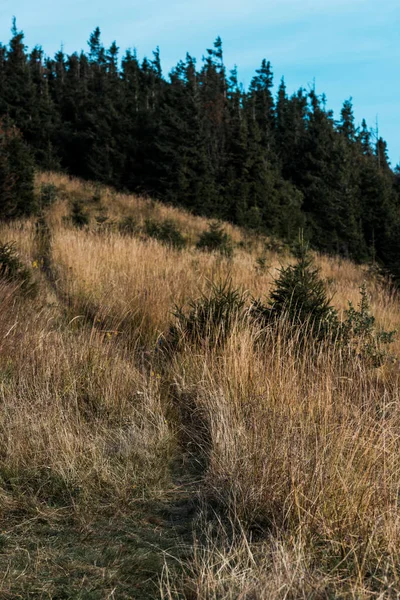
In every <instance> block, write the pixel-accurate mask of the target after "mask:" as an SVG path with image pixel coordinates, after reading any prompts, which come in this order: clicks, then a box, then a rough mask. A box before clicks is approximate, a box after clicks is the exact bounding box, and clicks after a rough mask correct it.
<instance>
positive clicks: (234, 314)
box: [168, 281, 247, 345]
mask: <svg viewBox="0 0 400 600" xmlns="http://www.w3.org/2000/svg"><path fill="white" fill-rule="evenodd" d="M246 298H247V294H246V293H244V292H241V291H240V290H238V289H234V288H233V287H232V283H231V282H230V281H226V282H225V283H220V284H212V287H211V291H210V293H209V294H208V295H206V294H202V295H201V296H200V298H198V299H197V300H191V301H190V302H189V307H188V310H187V311H185V310H184V309H183V308H179V307H176V309H175V312H174V316H175V318H176V319H177V323H176V325H174V326H172V327H171V328H170V331H169V335H168V341H169V342H170V343H171V344H172V345H176V344H179V342H181V341H186V342H190V343H194V344H196V343H203V342H206V343H209V344H212V345H216V344H223V343H224V341H225V340H226V337H227V336H228V335H229V333H230V331H231V330H232V327H233V325H234V323H236V322H237V320H238V319H240V318H241V317H242V316H243V314H244V307H245V302H246Z"/></svg>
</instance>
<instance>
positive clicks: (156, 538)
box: [0, 246, 201, 600]
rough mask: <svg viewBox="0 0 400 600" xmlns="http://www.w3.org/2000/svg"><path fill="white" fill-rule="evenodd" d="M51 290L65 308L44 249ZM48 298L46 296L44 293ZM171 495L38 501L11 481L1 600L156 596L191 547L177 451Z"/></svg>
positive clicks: (187, 476) (187, 494) (185, 468)
mask: <svg viewBox="0 0 400 600" xmlns="http://www.w3.org/2000/svg"><path fill="white" fill-rule="evenodd" d="M47 252H48V254H47V256H46V257H45V258H46V260H45V265H46V268H45V269H43V274H44V276H45V277H44V278H45V280H47V285H48V288H49V290H48V292H49V293H50V294H51V295H53V294H55V295H56V297H57V303H56V304H55V305H54V306H55V310H57V309H58V308H60V309H62V308H63V307H65V308H66V302H67V301H68V299H66V298H65V296H64V295H63V294H62V293H60V291H59V289H58V286H57V280H56V277H55V275H54V271H53V269H52V265H51V255H50V248H49V246H47ZM43 291H44V292H45V290H43ZM170 470H171V473H170V482H171V483H170V489H167V490H164V489H162V490H157V492H154V491H146V490H143V492H142V496H141V497H140V498H138V497H137V494H136V496H135V497H133V498H132V501H131V502H128V504H127V505H125V506H118V505H117V503H115V502H114V503H109V504H108V505H107V504H106V503H102V502H101V500H100V499H98V500H97V499H96V502H95V503H94V504H93V505H92V506H91V505H88V504H87V503H86V502H85V503H84V504H81V503H80V502H79V501H77V502H76V503H74V502H73V501H71V500H70V499H69V498H68V496H67V497H64V498H62V497H61V498H59V497H49V498H46V499H43V497H41V490H39V491H38V493H37V496H36V497H35V496H34V495H32V494H31V493H27V491H26V490H24V488H23V487H21V485H19V486H18V485H17V484H16V483H15V482H13V481H9V482H3V483H4V486H2V487H3V489H6V490H7V492H6V493H5V494H4V496H3V497H2V498H0V598H5V599H7V598H21V599H30V598H41V599H42V598H43V599H45V598H48V599H54V600H61V599H65V600H67V599H71V600H72V599H82V600H86V599H87V600H89V599H90V600H103V599H106V598H115V599H121V600H122V599H128V598H129V599H137V600H150V599H156V598H160V590H159V581H160V577H161V576H162V572H163V569H164V566H165V564H166V563H167V564H168V567H169V570H171V571H173V570H174V569H178V570H179V569H180V568H182V563H183V564H184V562H185V561H186V559H188V558H189V557H190V554H191V552H192V547H193V522H194V519H195V517H196V513H197V508H198V498H199V494H198V488H199V476H201V473H200V474H199V469H198V465H197V464H195V461H194V460H193V459H192V458H190V456H188V455H187V453H186V451H185V450H184V449H182V448H179V447H178V448H177V451H176V457H175V459H174V461H173V462H172V464H171V466H170Z"/></svg>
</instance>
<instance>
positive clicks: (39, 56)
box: [0, 22, 400, 273]
mask: <svg viewBox="0 0 400 600" xmlns="http://www.w3.org/2000/svg"><path fill="white" fill-rule="evenodd" d="M0 118H2V123H3V125H2V130H1V131H0V180H1V178H2V177H3V171H2V164H3V163H4V162H5V159H4V156H5V154H4V146H5V145H7V144H8V145H10V144H11V140H17V139H18V133H17V131H16V130H15V129H14V126H15V127H16V128H18V130H19V131H20V132H21V133H22V136H23V139H24V140H25V142H26V143H27V144H28V146H29V147H30V149H31V153H32V154H33V156H34V159H35V162H36V164H37V165H38V166H39V167H41V168H45V169H58V168H62V169H64V170H66V171H68V172H69V173H71V174H74V175H77V176H80V177H84V178H88V179H94V180H97V181H100V182H103V183H106V184H112V185H114V186H116V187H118V188H120V189H127V190H130V191H139V192H144V193H148V194H150V195H151V196H153V197H157V198H160V199H162V200H163V201H166V202H170V203H172V204H177V205H181V206H184V207H186V208H187V209H189V210H191V211H193V212H195V213H201V214H203V215H206V216H213V217H218V218H221V219H227V220H230V221H232V222H234V223H237V224H239V225H242V226H246V227H250V228H253V229H256V230H260V231H263V232H265V233H269V234H273V235H276V236H280V237H283V238H286V239H289V240H290V239H293V238H294V237H295V236H296V235H297V232H298V230H299V228H302V229H303V230H304V232H305V236H306V237H307V238H308V239H309V240H310V242H311V244H312V245H313V246H314V247H316V248H319V249H320V250H322V251H325V252H331V253H340V254H343V255H346V256H350V257H352V258H354V259H355V260H359V261H368V260H371V259H376V260H379V261H381V262H383V263H384V264H386V265H388V266H389V267H390V268H391V269H392V271H393V272H394V271H396V269H397V270H398V272H399V273H400V249H399V248H398V239H399V237H398V234H399V231H400V211H399V204H400V172H399V170H395V171H393V170H392V169H391V168H390V165H389V161H388V155H387V147H386V143H385V141H384V140H383V139H382V138H378V137H377V136H375V135H373V134H372V133H371V131H370V130H369V129H368V127H367V124H366V123H365V121H363V122H362V124H361V126H360V127H357V126H356V123H355V119H354V115H353V108H352V103H351V101H350V100H347V101H346V102H344V104H343V108H342V111H341V115H340V119H339V120H338V121H335V119H334V116H333V112H332V111H331V110H328V109H327V108H326V101H325V97H324V96H319V95H317V93H316V92H315V91H314V90H311V91H307V90H305V89H300V90H299V91H298V92H296V93H295V94H293V95H291V96H290V95H288V94H287V91H286V87H285V83H284V81H283V80H282V81H281V83H280V85H279V89H278V91H277V93H276V94H275V93H274V88H273V73H272V69H271V65H270V63H269V62H267V61H266V60H263V61H262V63H261V66H260V68H259V69H258V70H257V71H256V73H255V76H254V78H253V79H252V81H251V84H250V86H249V88H248V89H247V90H244V89H243V87H242V86H241V85H240V83H239V80H238V75H237V71H236V69H234V70H233V71H231V72H230V73H227V71H226V68H225V65H224V60H223V49H222V42H221V40H220V39H219V38H218V39H217V40H216V42H215V43H214V46H213V48H212V49H210V50H207V53H206V56H205V57H204V58H203V61H202V63H201V65H199V66H197V64H196V61H195V59H194V58H193V57H192V56H190V55H189V54H187V55H186V58H185V60H183V61H180V62H179V63H178V64H177V66H176V67H175V68H174V69H173V70H172V71H171V73H170V74H169V75H168V77H164V76H163V73H162V69H161V60H160V53H159V51H158V49H157V50H156V51H155V52H154V53H153V57H152V59H150V60H149V59H147V58H145V59H143V60H139V58H138V57H137V55H136V52H134V51H130V50H128V51H127V52H126V53H125V55H124V56H123V57H122V59H120V57H119V52H118V47H117V45H116V44H115V43H113V44H112V45H111V47H110V48H108V49H106V48H104V46H103V44H102V42H101V36H100V31H99V29H96V30H95V31H94V32H93V33H92V34H91V36H90V39H89V51H88V52H87V53H84V52H81V53H80V54H78V53H73V54H71V55H66V54H64V53H63V52H62V51H60V52H58V53H57V54H56V55H55V57H54V58H48V57H46V56H45V54H44V52H43V50H42V49H41V48H40V47H35V48H34V49H33V50H32V51H31V52H28V51H27V48H26V46H25V45H24V35H23V33H22V32H20V31H18V30H17V27H16V25H15V22H14V25H13V29H12V39H11V41H10V42H9V44H8V45H0ZM7 132H8V133H7ZM10 132H12V133H10ZM20 142H21V143H22V141H21V140H20ZM13 143H14V145H15V141H13ZM14 152H15V148H14ZM2 153H3V154H2ZM2 155H3V160H1V156H2ZM28 163H29V160H27V164H28ZM12 164H14V163H13V161H9V164H8V167H7V165H6V166H5V167H4V168H5V169H6V168H8V169H11V170H12V168H13V167H12ZM29 168H30V167H29V166H28V169H29ZM0 199H1V202H2V208H1V210H2V213H3V215H4V214H5V212H6V211H5V208H4V207H5V204H4V200H3V196H1V198H0ZM17 212H18V211H17ZM14 214H16V213H15V211H14Z"/></svg>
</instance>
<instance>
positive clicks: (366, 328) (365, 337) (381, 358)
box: [341, 283, 396, 367]
mask: <svg viewBox="0 0 400 600" xmlns="http://www.w3.org/2000/svg"><path fill="white" fill-rule="evenodd" d="M360 294H361V299H360V302H359V305H358V308H355V307H354V306H353V304H352V303H351V302H349V308H348V310H347V311H346V319H345V321H344V322H343V323H342V325H341V343H342V345H344V346H347V347H350V349H351V350H352V351H353V352H354V353H355V354H357V356H358V357H360V358H362V359H364V360H365V361H367V362H369V363H371V365H372V366H374V367H380V366H381V365H382V364H383V363H384V362H385V360H386V359H387V358H388V357H389V353H388V351H387V346H388V345H389V344H391V343H392V342H393V341H394V336H395V334H396V331H385V330H383V329H381V330H378V329H377V328H376V323H375V317H374V316H373V315H372V314H371V308H370V301H369V298H368V293H367V287H366V284H365V283H364V284H363V285H362V286H361V288H360Z"/></svg>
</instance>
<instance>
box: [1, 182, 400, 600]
mask: <svg viewBox="0 0 400 600" xmlns="http://www.w3.org/2000/svg"><path fill="white" fill-rule="evenodd" d="M35 190H36V192H35V193H36V196H37V198H38V199H39V200H40V201H43V199H44V197H45V196H46V197H48V196H50V197H51V200H52V203H49V206H48V207H47V208H45V210H44V212H43V214H42V217H39V219H38V218H37V217H32V218H27V219H24V220H17V221H12V222H9V223H8V224H5V223H2V224H1V227H0V241H1V242H2V243H5V242H8V241H13V242H15V247H16V249H17V250H18V252H19V256H20V259H21V260H22V262H23V263H24V265H25V267H27V268H28V270H29V273H30V275H31V280H30V287H27V285H26V284H23V280H24V278H25V280H26V277H27V275H26V273H25V276H24V278H22V279H21V278H20V279H18V277H17V276H15V277H14V279H12V278H11V279H10V277H9V276H8V275H7V273H4V272H3V275H2V278H1V280H0V302H1V308H0V310H1V314H2V319H1V323H0V340H1V341H0V349H1V352H0V397H1V403H2V411H1V414H0V427H1V437H0V453H1V457H2V461H1V465H0V496H1V512H0V518H1V525H0V528H1V536H0V543H1V552H0V565H1V571H2V573H3V575H2V579H1V583H0V595H1V596H2V597H4V598H87V599H88V598H90V599H103V598H118V599H123V598H126V599H127V598H140V599H145V598H169V599H173V598H176V599H178V598H186V599H187V600H192V599H194V598H196V599H198V600H200V599H201V600H206V599H207V600H221V599H223V600H228V599H234V598H235V599H236V598H248V599H250V598H252V599H256V600H261V599H265V598H282V599H283V598H285V599H287V598H296V599H297V598H306V597H307V598H310V597H313V598H328V597H357V598H375V597H381V598H383V597H393V598H395V597H398V595H399V594H400V580H399V571H398V565H399V558H400V556H399V554H400V528H399V513H398V494H399V488H400V475H399V473H400V469H399V467H400V464H399V460H400V459H399V457H400V452H399V450H400V448H399V445H400V440H399V433H398V432H399V419H400V412H399V408H398V407H399V403H398V400H399V398H398V393H399V392H398V389H399V388H398V383H399V376H400V371H399V368H398V365H399V362H398V359H397V358H395V357H399V356H400V339H399V337H397V339H396V340H395V341H394V343H393V344H391V346H390V356H388V357H386V358H385V359H384V360H382V361H381V362H380V363H379V366H376V365H374V364H373V362H371V361H370V360H368V358H370V357H369V356H368V355H365V354H363V350H362V349H363V348H365V346H363V340H362V338H358V343H359V346H358V347H357V349H356V351H355V352H353V351H351V352H350V351H348V349H347V347H346V348H341V347H340V345H339V343H338V342H337V341H336V342H334V341H329V340H325V341H322V342H318V341H317V340H316V339H313V338H312V336H311V334H310V335H309V336H306V337H305V338H304V337H302V333H301V330H297V329H296V328H294V329H293V330H291V329H290V328H289V329H288V324H287V323H285V320H284V319H283V321H280V322H278V323H276V324H275V325H274V326H271V327H270V326H268V327H266V328H264V329H261V330H260V328H257V327H255V326H254V324H253V322H252V321H249V320H248V319H247V318H242V316H243V315H247V314H248V312H246V311H248V307H249V305H250V303H251V296H252V297H254V298H256V299H257V298H262V299H264V301H265V298H266V297H267V296H268V294H269V293H270V292H271V290H272V289H273V288H274V286H275V285H276V284H275V283H274V280H275V279H276V278H277V277H278V276H279V269H280V267H281V266H282V265H288V264H292V263H294V261H295V259H294V257H293V256H292V255H291V254H290V252H289V251H288V249H286V248H285V247H284V246H283V245H278V244H277V243H276V242H274V241H273V240H272V239H267V238H264V237H262V236H254V235H250V234H248V233H246V232H244V231H241V230H240V229H238V228H236V227H233V226H232V225H228V224H225V225H223V230H224V231H225V232H226V233H228V234H229V236H230V238H231V242H230V243H231V244H232V247H233V253H227V254H223V253H222V254H221V253H220V252H219V251H218V250H216V251H213V252H207V251H201V250H199V249H197V248H196V244H197V243H198V240H199V238H200V236H201V235H202V233H204V232H205V231H209V228H210V222H209V221H207V220H206V219H204V218H201V217H194V216H192V215H190V214H189V213H185V212H183V211H179V210H178V209H176V208H173V207H168V206H166V205H165V204H160V203H157V202H154V201H152V200H150V199H146V198H141V197H138V196H132V195H126V194H120V193H117V192H116V191H114V190H113V189H111V188H106V187H102V186H99V185H92V184H90V183H83V182H81V181H79V180H77V179H72V178H69V177H66V176H61V175H56V174H52V173H46V174H40V175H37V177H36V183H35ZM82 214H83V215H84V217H83V220H84V221H86V222H87V223H86V224H83V225H82V226H81V227H77V226H76V225H74V224H73V221H72V220H71V215H75V221H76V219H78V221H79V218H78V217H79V215H80V218H82ZM166 221H167V222H168V221H169V225H168V227H167V233H170V232H171V230H173V231H175V238H176V231H180V233H181V235H182V236H183V238H184V243H185V246H184V247H183V248H181V249H177V248H174V247H173V245H171V240H170V239H169V240H167V242H168V243H165V241H164V242H163V241H162V240H160V239H155V238H154V237H151V236H150V234H152V235H154V232H155V234H156V235H158V236H159V235H160V234H159V232H160V229H159V228H157V227H155V226H154V224H158V225H160V224H162V223H165V222H166ZM171 221H172V222H173V223H175V229H174V227H173V226H172V225H171ZM78 224H79V223H78ZM149 224H150V225H149ZM146 232H147V233H146ZM175 238H174V239H175ZM2 260H3V259H2ZM314 261H315V264H316V265H317V266H318V267H319V268H320V269H321V276H322V277H323V278H324V279H325V281H326V285H327V286H328V296H329V298H331V297H332V298H333V299H332V304H333V305H334V306H335V307H336V308H337V310H338V314H339V316H340V318H341V319H344V318H345V314H346V313H345V312H344V311H345V310H346V309H347V308H348V301H351V302H352V303H353V305H354V306H357V305H358V303H359V301H360V287H361V286H362V284H363V282H364V281H366V285H367V291H368V295H369V296H370V306H371V313H372V315H374V316H375V317H376V320H377V326H378V328H379V327H382V328H383V329H385V330H386V331H391V330H394V329H399V327H400V305H399V302H398V297H397V295H396V294H395V293H394V292H393V291H392V290H391V288H390V287H389V286H388V284H386V283H385V282H384V281H381V280H379V279H377V277H376V275H374V274H373V273H372V272H371V270H370V269H367V268H366V267H360V266H357V265H355V264H353V263H351V262H350V261H347V260H344V259H340V258H336V259H335V258H327V257H324V256H322V255H314ZM21 268H22V267H20V269H21ZM229 281H230V282H231V289H232V290H234V289H239V290H242V291H243V292H244V291H247V292H249V295H247V296H246V297H245V300H244V303H245V305H244V307H243V311H242V312H240V311H238V312H237V313H235V316H234V318H233V320H231V321H227V320H225V321H224V324H225V325H224V327H222V328H221V329H220V330H218V335H219V336H220V337H219V338H213V335H214V333H213V330H212V329H208V330H204V331H207V332H208V333H207V335H205V337H204V338H201V336H200V333H201V331H203V330H202V329H198V330H197V334H198V337H197V338H196V337H190V335H189V334H188V332H189V333H190V330H189V329H187V330H186V337H185V330H184V327H183V325H182V323H181V329H179V327H178V328H176V326H177V323H178V319H177V317H174V314H173V313H174V312H176V306H183V307H185V308H184V312H185V311H186V312H185V314H186V315H188V310H189V308H188V306H189V303H190V301H195V300H196V299H197V300H198V299H199V298H200V297H201V294H205V296H206V297H208V298H212V295H213V293H214V294H215V288H214V291H213V288H212V286H211V283H212V282H213V283H214V284H215V285H218V284H219V283H221V282H222V283H224V282H225V283H226V282H229ZM226 285H228V286H229V283H227V284H226ZM225 289H226V288H225ZM250 295H251V296H250ZM198 306H199V305H198ZM198 310H199V309H198ZM240 310H242V309H240ZM200 312H201V311H200ZM196 314H197V315H199V314H200V313H199V312H197V313H196ZM174 325H175V329H174ZM208 326H209V324H208V325H207V327H208ZM174 331H175V334H176V332H178V338H176V335H175V338H173V337H171V335H172V333H171V332H174ZM171 340H178V341H176V342H172V341H171Z"/></svg>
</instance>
